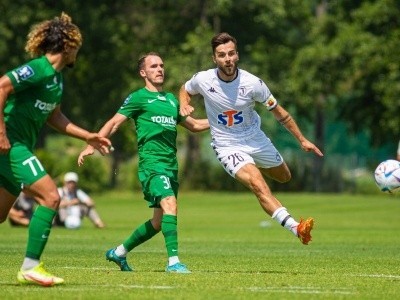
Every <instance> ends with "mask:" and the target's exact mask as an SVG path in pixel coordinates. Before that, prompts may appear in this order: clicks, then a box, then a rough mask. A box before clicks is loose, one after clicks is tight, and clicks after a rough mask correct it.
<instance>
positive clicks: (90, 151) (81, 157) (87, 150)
mask: <svg viewBox="0 0 400 300" xmlns="http://www.w3.org/2000/svg"><path fill="white" fill-rule="evenodd" d="M93 153H94V147H93V146H91V145H87V146H86V148H85V149H84V150H83V151H82V152H81V153H80V154H79V157H78V166H82V165H83V162H84V161H85V156H89V155H93Z"/></svg>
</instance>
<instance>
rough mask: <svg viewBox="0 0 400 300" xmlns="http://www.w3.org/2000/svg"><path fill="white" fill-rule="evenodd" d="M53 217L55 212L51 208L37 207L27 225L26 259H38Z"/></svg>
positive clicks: (48, 233) (47, 236)
mask: <svg viewBox="0 0 400 300" xmlns="http://www.w3.org/2000/svg"><path fill="white" fill-rule="evenodd" d="M55 215H56V211H55V210H53V209H51V208H48V207H46V206H43V205H40V206H38V207H37V209H36V210H35V213H34V214H33V216H32V219H31V221H30V223H29V230H28V245H27V247H26V254H25V256H26V257H29V258H33V259H37V260H39V259H40V256H41V255H42V252H43V250H44V247H45V246H46V243H47V240H48V238H49V235H50V230H51V224H52V222H53V218H54V216H55Z"/></svg>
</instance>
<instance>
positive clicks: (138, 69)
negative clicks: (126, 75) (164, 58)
mask: <svg viewBox="0 0 400 300" xmlns="http://www.w3.org/2000/svg"><path fill="white" fill-rule="evenodd" d="M148 56H158V57H161V56H160V54H158V53H157V52H154V51H152V52H148V53H146V54H143V55H142V56H141V57H140V58H139V60H138V62H137V71H138V72H140V70H141V69H143V65H144V61H145V59H146V57H148Z"/></svg>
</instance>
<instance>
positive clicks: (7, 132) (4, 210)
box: [0, 13, 111, 286]
mask: <svg viewBox="0 0 400 300" xmlns="http://www.w3.org/2000/svg"><path fill="white" fill-rule="evenodd" d="M81 44H82V36H81V33H80V31H79V28H78V27H77V26H76V25H75V24H73V23H72V22H71V18H70V17H69V16H68V15H67V14H64V13H62V14H61V16H60V17H56V18H54V19H52V20H47V21H44V22H42V23H39V24H37V25H36V26H34V27H33V28H32V31H31V32H30V33H29V34H28V40H27V43H26V47H25V49H26V51H27V52H28V53H29V54H31V55H32V57H36V58H34V59H33V60H31V61H29V62H27V63H26V64H24V65H22V66H20V67H18V68H16V69H14V70H11V71H9V72H7V73H6V74H5V75H4V76H2V77H1V78H0V222H1V223H2V222H4V221H5V220H6V219H7V215H8V212H9V211H10V209H11V207H12V205H13V203H14V202H15V200H16V198H17V196H18V195H19V194H20V192H21V191H23V192H24V193H26V194H27V195H29V196H32V197H34V198H35V200H36V201H37V202H38V204H39V205H38V207H37V209H36V210H35V212H34V214H33V216H32V219H31V222H30V224H29V229H28V242H27V248H26V254H25V258H24V261H23V263H22V266H21V269H20V271H19V272H18V275H17V279H18V281H19V282H20V283H21V284H30V283H33V284H38V285H42V286H53V285H57V284H61V283H63V282H64V279H63V278H60V277H57V276H54V275H52V274H50V273H49V272H47V271H46V270H45V268H44V266H43V263H42V262H41V261H40V257H41V255H42V252H43V250H44V248H45V245H46V243H47V240H48V237H49V234H50V230H51V225H52V221H53V218H54V216H55V214H56V211H57V208H58V205H59V203H60V196H59V194H58V191H57V186H56V184H55V183H54V181H53V179H52V178H51V177H50V176H49V175H48V174H47V172H46V170H45V169H44V168H43V166H42V164H41V163H40V161H39V160H38V158H37V157H36V156H35V155H34V154H33V148H34V146H35V144H36V140H37V137H38V135H39V131H40V129H41V128H42V127H43V126H44V124H45V123H47V124H49V125H50V126H51V127H53V128H55V129H56V130H58V131H59V132H61V133H64V134H66V135H69V136H72V137H75V138H78V139H81V140H84V141H86V142H87V143H88V144H90V145H91V146H93V147H94V148H96V149H97V150H99V151H100V152H101V153H102V154H107V153H109V147H111V143H110V141H109V140H108V139H107V138H104V137H101V136H99V134H97V133H90V132H88V131H86V130H85V129H83V128H81V127H78V126H76V125H74V124H73V123H71V121H70V120H69V119H68V118H67V117H66V116H65V115H64V114H63V113H62V112H61V109H60V102H61V96H62V93H63V78H62V74H61V70H62V69H64V67H66V66H72V65H73V64H74V63H75V60H76V56H77V53H78V51H79V49H80V47H81Z"/></svg>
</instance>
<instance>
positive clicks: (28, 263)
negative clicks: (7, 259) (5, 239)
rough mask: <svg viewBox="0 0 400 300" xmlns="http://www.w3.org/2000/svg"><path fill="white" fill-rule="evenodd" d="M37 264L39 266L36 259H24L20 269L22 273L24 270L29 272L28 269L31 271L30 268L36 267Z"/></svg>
mask: <svg viewBox="0 0 400 300" xmlns="http://www.w3.org/2000/svg"><path fill="white" fill-rule="evenodd" d="M38 264H39V260H38V259H33V258H30V257H25V258H24V262H23V263H22V267H21V269H22V270H23V271H26V270H29V269H32V268H34V267H36V266H37V265H38Z"/></svg>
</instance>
